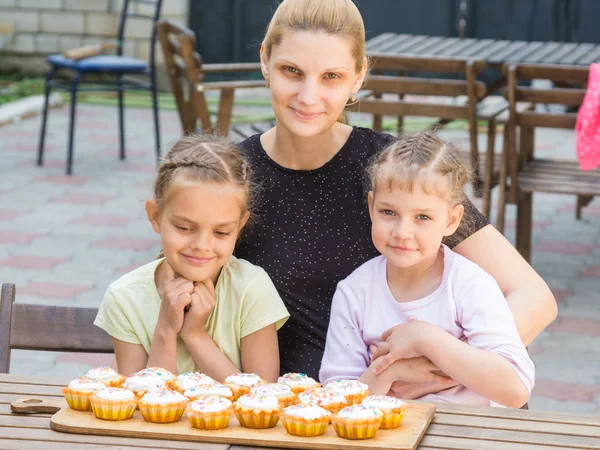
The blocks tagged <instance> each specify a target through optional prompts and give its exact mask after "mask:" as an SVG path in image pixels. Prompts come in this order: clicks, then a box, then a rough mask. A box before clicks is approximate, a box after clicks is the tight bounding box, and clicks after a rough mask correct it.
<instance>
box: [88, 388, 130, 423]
mask: <svg viewBox="0 0 600 450" xmlns="http://www.w3.org/2000/svg"><path fill="white" fill-rule="evenodd" d="M90 403H91V405H92V411H94V415H95V416H96V417H97V418H98V419H104V420H125V419H129V418H131V416H133V412H134V411H135V408H136V407H137V398H136V396H135V394H134V393H133V392H131V391H128V390H127V389H123V388H106V389H102V390H100V391H98V392H96V393H95V394H92V395H90Z"/></svg>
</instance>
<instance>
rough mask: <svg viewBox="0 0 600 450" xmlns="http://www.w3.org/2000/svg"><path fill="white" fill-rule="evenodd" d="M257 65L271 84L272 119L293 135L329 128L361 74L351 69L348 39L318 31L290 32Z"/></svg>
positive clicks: (351, 59) (351, 58)
mask: <svg viewBox="0 0 600 450" xmlns="http://www.w3.org/2000/svg"><path fill="white" fill-rule="evenodd" d="M261 62H262V70H263V75H264V76H265V79H267V80H269V83H270V85H271V100H272V104H273V110H274V111H275V116H276V117H277V125H278V126H283V127H284V128H286V129H287V130H289V131H290V132H291V133H292V134H293V135H296V136H299V137H312V136H316V135H318V134H320V133H322V132H324V131H327V130H329V129H330V128H331V127H332V126H333V125H334V124H335V122H336V121H337V120H338V118H339V117H340V115H341V114H342V112H343V110H344V107H345V106H346V103H347V102H348V99H349V98H350V97H351V96H352V95H353V94H354V93H356V92H357V91H358V90H359V89H360V86H361V85H362V82H363V80H364V77H365V74H366V67H367V65H366V59H365V61H364V64H363V69H362V70H361V71H360V72H359V73H357V72H356V60H355V59H354V57H353V56H352V53H351V44H350V42H349V41H348V40H347V39H344V38H341V37H338V36H334V35H331V34H327V33H323V32H309V31H301V32H289V33H287V34H285V35H284V36H283V39H282V41H281V43H280V44H279V45H276V46H273V48H272V51H271V56H270V58H269V59H267V56H266V54H265V52H264V46H263V48H261Z"/></svg>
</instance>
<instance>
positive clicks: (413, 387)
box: [388, 361, 460, 400]
mask: <svg viewBox="0 0 600 450" xmlns="http://www.w3.org/2000/svg"><path fill="white" fill-rule="evenodd" d="M398 362H400V361H398ZM405 362H406V361H405ZM459 384H460V383H457V382H456V381H454V382H452V383H435V382H433V383H432V382H421V383H415V382H411V381H395V382H394V383H392V389H391V390H390V392H389V393H388V395H391V396H393V397H398V398H405V399H408V400H415V399H417V398H421V397H423V396H424V395H428V394H437V393H438V392H440V391H443V390H445V389H450V388H453V387H454V386H458V385H459Z"/></svg>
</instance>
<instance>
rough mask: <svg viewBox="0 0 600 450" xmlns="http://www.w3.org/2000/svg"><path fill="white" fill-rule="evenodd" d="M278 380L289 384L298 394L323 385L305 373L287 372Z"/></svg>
mask: <svg viewBox="0 0 600 450" xmlns="http://www.w3.org/2000/svg"><path fill="white" fill-rule="evenodd" d="M277 382H278V383H281V384H285V385H286V386H289V387H290V388H291V389H292V392H293V393H294V394H296V395H298V394H300V393H301V392H304V391H307V390H309V389H313V388H318V387H321V383H319V382H317V381H315V379H314V378H311V377H309V376H308V375H306V374H305V373H292V372H290V373H286V374H283V375H282V376H280V377H279V378H278V379H277Z"/></svg>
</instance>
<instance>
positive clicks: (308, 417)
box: [279, 404, 331, 437]
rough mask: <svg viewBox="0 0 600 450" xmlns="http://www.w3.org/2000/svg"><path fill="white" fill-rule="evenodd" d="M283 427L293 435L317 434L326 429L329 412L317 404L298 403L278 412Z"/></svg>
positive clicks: (307, 435) (329, 418)
mask: <svg viewBox="0 0 600 450" xmlns="http://www.w3.org/2000/svg"><path fill="white" fill-rule="evenodd" d="M279 417H280V418H281V423H282V424H283V428H285V431H287V432H288V433H290V434H293V435H294V436H306V437H311V436H319V435H321V434H323V433H325V431H326V430H327V425H328V424H329V422H330V421H331V413H330V412H329V411H327V410H326V409H323V408H321V407H320V406H317V405H307V404H304V405H303V404H299V405H293V406H289V407H287V408H285V409H284V410H283V411H282V412H281V413H279Z"/></svg>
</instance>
